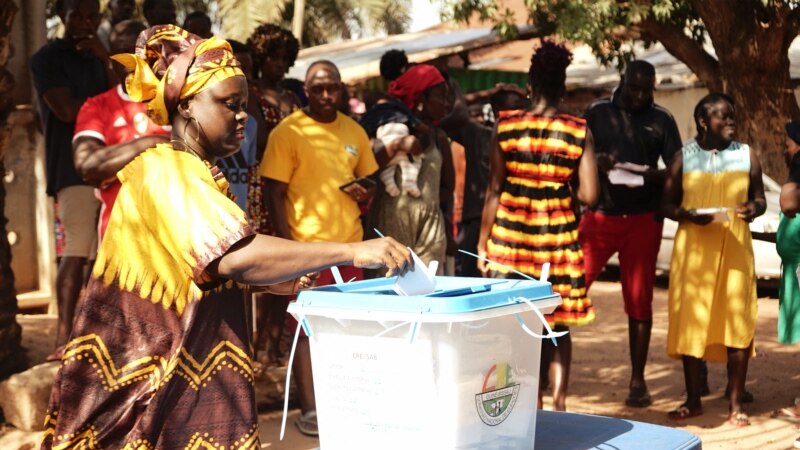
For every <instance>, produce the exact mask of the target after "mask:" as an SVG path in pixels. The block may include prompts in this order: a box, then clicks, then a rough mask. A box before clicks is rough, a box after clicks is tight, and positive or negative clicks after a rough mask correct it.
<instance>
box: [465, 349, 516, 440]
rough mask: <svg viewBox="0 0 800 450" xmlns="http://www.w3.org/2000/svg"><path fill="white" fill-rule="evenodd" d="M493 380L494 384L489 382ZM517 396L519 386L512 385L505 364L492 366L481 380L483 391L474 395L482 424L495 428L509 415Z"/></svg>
mask: <svg viewBox="0 0 800 450" xmlns="http://www.w3.org/2000/svg"><path fill="white" fill-rule="evenodd" d="M492 380H494V384H491V383H490V382H491V381H492ZM518 396H519V384H515V383H512V374H511V368H510V367H508V364H506V363H497V364H495V365H493V366H492V367H491V368H490V369H489V371H488V372H486V377H484V379H483V389H482V391H481V393H480V394H477V395H475V407H476V408H477V409H478V415H479V416H480V417H481V420H482V421H483V423H485V424H486V425H489V426H492V427H493V426H495V425H499V424H501V423H503V421H504V420H506V418H507V417H508V416H509V415H511V411H512V410H513V409H514V404H516V403H517V397H518Z"/></svg>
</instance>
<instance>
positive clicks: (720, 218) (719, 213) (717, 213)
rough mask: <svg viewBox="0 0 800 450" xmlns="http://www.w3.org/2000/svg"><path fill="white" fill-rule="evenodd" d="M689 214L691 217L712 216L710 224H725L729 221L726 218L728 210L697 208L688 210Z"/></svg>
mask: <svg viewBox="0 0 800 450" xmlns="http://www.w3.org/2000/svg"><path fill="white" fill-rule="evenodd" d="M689 214H691V215H693V216H713V217H714V219H713V220H712V222H727V221H729V220H730V218H729V217H728V208H697V209H690V210H689Z"/></svg>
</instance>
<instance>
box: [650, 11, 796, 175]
mask: <svg viewBox="0 0 800 450" xmlns="http://www.w3.org/2000/svg"><path fill="white" fill-rule="evenodd" d="M691 3H692V6H693V8H694V10H695V11H696V12H697V14H698V15H699V17H700V19H701V20H702V21H703V24H704V25H705V27H706V30H707V32H708V36H709V37H710V38H711V43H712V44H713V45H714V52H715V53H716V59H715V58H714V56H713V55H710V54H708V53H707V52H706V51H705V50H704V49H703V47H702V45H700V44H699V43H697V42H696V41H693V40H692V39H690V38H689V37H688V36H686V34H685V31H684V30H682V29H681V28H679V27H675V26H674V24H666V23H659V22H658V21H656V20H655V19H654V18H652V17H651V18H648V19H646V20H644V21H643V22H642V23H641V24H640V26H641V29H642V33H643V34H644V35H646V36H647V37H649V38H654V39H656V40H658V41H660V42H661V43H662V44H663V45H664V47H665V48H666V49H667V51H669V52H670V53H671V54H672V55H674V56H675V57H676V58H678V59H679V60H681V61H683V62H684V63H685V64H686V65H687V66H688V67H689V68H690V69H691V70H692V72H694V73H695V75H697V77H698V78H699V79H700V81H702V82H703V83H704V84H705V85H706V87H707V88H708V90H709V91H712V92H722V93H725V94H727V95H729V96H730V97H731V98H733V100H734V103H735V104H736V122H737V136H736V139H737V140H738V141H740V142H744V143H746V144H749V145H750V147H751V148H752V149H754V150H755V151H756V152H757V154H758V156H759V159H760V160H761V164H762V167H763V169H764V172H765V173H766V174H767V175H769V176H770V177H772V178H774V179H775V180H776V181H778V182H783V181H784V179H785V178H786V171H787V169H786V164H785V163H784V161H783V148H784V136H785V132H784V128H783V126H784V124H785V123H786V122H787V121H789V120H791V119H792V118H800V109H798V105H797V100H796V99H795V96H794V88H793V86H792V82H791V76H790V74H789V56H788V51H789V46H790V45H791V43H792V40H793V39H794V38H795V36H797V34H798V25H797V20H796V18H795V17H794V16H793V14H794V13H793V12H792V11H791V10H790V9H789V7H788V6H786V5H785V4H784V2H781V1H775V2H770V3H769V4H768V5H766V6H765V5H764V3H762V2H761V0H737V1H736V2H731V1H728V0H691ZM692 106H693V105H692Z"/></svg>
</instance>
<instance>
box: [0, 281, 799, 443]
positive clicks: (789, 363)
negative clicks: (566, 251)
mask: <svg viewBox="0 0 800 450" xmlns="http://www.w3.org/2000/svg"><path fill="white" fill-rule="evenodd" d="M664 287H665V286H664V285H663V284H662V285H661V286H659V287H658V288H657V289H656V296H655V303H654V310H655V317H654V328H653V338H652V342H651V347H650V358H649V361H648V366H647V380H648V383H649V387H650V392H651V394H652V396H653V399H654V402H653V405H652V406H650V407H649V408H643V409H638V408H629V407H626V406H625V405H624V403H623V401H624V399H625V396H626V394H627V384H628V377H629V356H628V343H627V342H628V341H627V339H628V338H627V318H626V316H625V315H624V313H623V311H622V303H621V298H620V293H619V292H620V291H619V284H618V283H616V282H608V281H603V282H598V283H596V284H595V285H594V286H593V287H592V291H591V293H590V294H591V296H592V299H593V300H594V302H595V305H596V308H597V317H598V318H597V321H596V322H595V323H594V324H591V325H588V326H585V327H580V328H575V329H573V330H572V332H573V342H574V352H573V366H572V367H573V369H572V377H571V378H572V379H571V383H570V384H571V386H570V395H569V398H568V401H567V408H568V409H569V410H570V411H573V412H581V413H590V414H600V415H605V416H612V417H621V418H626V419H631V420H638V421H643V422H650V423H655V424H660V425H666V426H678V427H680V428H682V429H684V430H686V431H689V432H691V433H695V434H697V435H698V436H700V438H701V439H702V441H703V448H704V449H705V450H715V449H759V450H761V449H764V450H771V449H775V450H777V449H780V450H783V449H790V448H792V444H793V442H794V440H795V439H796V438H797V437H798V436H800V428H798V427H797V426H796V425H795V424H792V423H789V422H785V421H782V420H778V419H773V418H770V413H771V412H772V411H773V410H775V409H777V408H780V407H784V406H787V405H789V404H790V403H791V402H792V400H793V399H794V398H795V397H798V396H800V346H797V345H795V346H782V345H779V344H778V343H777V341H776V337H775V336H776V333H775V327H776V322H777V301H776V300H774V299H766V298H765V299H761V300H759V319H758V328H757V332H756V346H757V351H758V353H759V356H758V357H757V358H755V359H754V360H752V361H751V364H750V371H749V374H748V383H747V388H748V390H750V391H751V392H753V394H754V395H755V398H756V401H755V403H753V404H751V405H749V406H748V411H749V413H750V416H751V421H752V425H751V426H749V427H745V428H735V427H733V426H731V425H730V424H728V423H727V421H726V418H727V408H728V403H727V401H726V400H725V399H724V398H723V392H724V389H725V367H724V366H723V365H720V364H712V365H710V367H709V372H710V374H709V383H710V385H711V390H712V393H711V395H710V396H709V397H706V398H704V403H703V408H704V410H705V414H704V415H702V416H700V417H696V418H692V419H689V420H688V421H686V422H685V423H679V424H676V423H674V422H670V421H669V420H667V417H666V415H667V412H668V411H670V410H671V409H674V408H675V407H676V406H678V405H679V404H680V402H681V396H682V393H683V390H684V389H683V375H682V369H681V364H680V362H679V361H677V360H672V359H669V358H668V357H667V356H666V351H665V349H666V338H667V329H666V324H667V313H666V302H667V295H666V289H664ZM22 322H23V326H25V327H26V328H25V329H26V333H25V340H26V345H28V346H29V348H34V349H35V348H41V345H39V344H41V342H47V341H49V340H52V337H51V336H52V334H50V331H51V330H52V327H51V326H49V327H46V329H34V327H33V324H34V323H41V322H42V321H41V320H32V319H26V318H24V317H23V318H22ZM43 340H44V341H43ZM31 343H36V344H35V345H30V344H31ZM39 353H42V354H38V353H36V354H33V355H31V356H32V357H33V358H34V359H35V360H41V359H43V357H44V354H43V351H41V352H39ZM545 408H547V409H549V408H550V398H549V397H548V396H545ZM281 415H282V414H281V411H278V410H275V411H270V412H265V413H263V414H261V416H260V424H261V439H262V448H267V449H270V450H284V449H285V450H306V449H313V448H316V447H317V446H318V445H319V443H318V441H317V440H316V439H312V438H308V437H305V436H302V435H301V434H300V433H299V432H297V429H296V428H295V427H294V425H293V424H294V420H295V419H296V417H297V411H296V410H292V411H290V417H289V420H288V423H287V436H286V438H285V440H284V441H280V440H279V439H278V435H279V432H280V422H281ZM35 439H36V436H35V435H34V434H30V433H20V432H15V431H14V430H13V429H10V428H9V427H2V426H0V448H2V449H3V450H6V449H8V450H16V449H20V448H25V449H28V448H33V447H32V446H30V445H31V443H32V442H35ZM642 445H643V446H642V448H646V443H642Z"/></svg>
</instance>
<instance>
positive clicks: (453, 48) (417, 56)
mask: <svg viewBox="0 0 800 450" xmlns="http://www.w3.org/2000/svg"><path fill="white" fill-rule="evenodd" d="M521 32H522V33H527V32H530V27H523V28H522V29H521ZM499 42H500V37H499V36H498V35H497V33H495V32H493V31H492V29H491V28H490V27H481V28H467V29H442V28H439V27H437V28H435V29H430V30H425V31H420V32H417V33H406V34H399V35H394V36H388V37H380V38H368V39H359V40H353V41H343V42H338V43H333V44H325V45H318V46H316V47H310V48H306V49H303V50H300V53H299V54H298V55H297V61H295V64H294V66H293V67H292V68H291V69H290V70H289V74H288V76H289V77H292V78H299V79H301V80H302V79H304V78H305V73H306V70H308V66H309V65H310V64H311V63H313V62H314V61H317V60H320V59H327V60H330V61H332V62H333V63H334V64H336V66H337V67H338V68H339V71H340V72H341V74H342V80H343V81H345V82H347V83H356V82H359V81H363V80H366V79H369V78H372V77H377V76H380V71H379V63H380V59H381V56H382V55H383V54H384V53H385V52H386V51H387V50H389V49H399V50H404V51H405V52H406V55H408V59H409V61H411V62H416V63H419V62H426V61H431V60H433V59H436V58H438V57H440V56H447V55H453V54H458V53H460V52H462V51H465V50H473V49H477V48H483V47H486V46H488V45H493V44H497V43H499Z"/></svg>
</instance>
